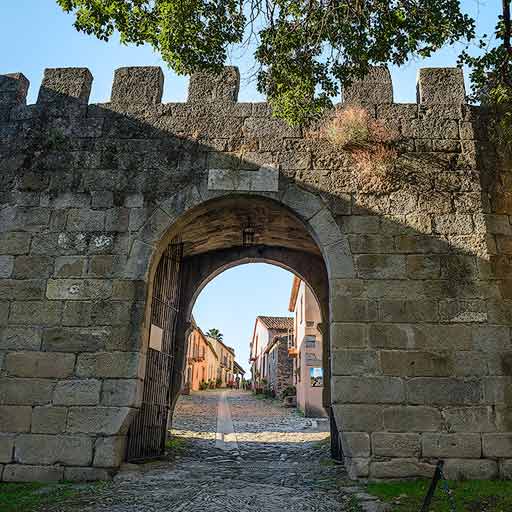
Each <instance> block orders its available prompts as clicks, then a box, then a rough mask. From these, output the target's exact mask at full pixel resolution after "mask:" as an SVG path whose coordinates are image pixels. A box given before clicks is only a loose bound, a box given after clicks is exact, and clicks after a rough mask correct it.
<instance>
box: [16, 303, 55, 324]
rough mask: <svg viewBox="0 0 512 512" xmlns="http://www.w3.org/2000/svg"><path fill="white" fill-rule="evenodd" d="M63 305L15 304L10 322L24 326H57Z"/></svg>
mask: <svg viewBox="0 0 512 512" xmlns="http://www.w3.org/2000/svg"><path fill="white" fill-rule="evenodd" d="M61 313H62V303H60V302H47V301H27V302H14V303H13V304H12V305H11V313H10V315H9V322H10V323H11V324H22V325H32V324H36V325H57V324H59V323H60V318H61Z"/></svg>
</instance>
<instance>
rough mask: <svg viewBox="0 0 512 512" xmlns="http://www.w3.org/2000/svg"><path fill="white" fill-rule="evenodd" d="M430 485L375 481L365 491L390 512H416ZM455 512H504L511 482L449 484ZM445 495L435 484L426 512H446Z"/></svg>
mask: <svg viewBox="0 0 512 512" xmlns="http://www.w3.org/2000/svg"><path fill="white" fill-rule="evenodd" d="M429 485H430V480H411V481H403V482H378V483H371V484H368V492H369V493H370V494H372V495H373V496H376V497H378V498H380V499H381V500H382V501H384V502H386V503H391V504H392V506H393V508H392V510H393V512H417V511H418V510H420V508H421V505H422V504H423V499H424V497H425V494H426V493H427V489H428V487H429ZM448 486H449V487H450V489H451V490H452V492H453V496H454V498H455V503H456V504H457V510H460V511H464V512H506V511H510V510H512V482H510V481H502V480H490V481H488V480H471V481H466V482H453V481H449V482H448ZM450 510H451V509H450V504H449V501H448V496H447V495H446V493H445V492H444V490H443V483H442V482H439V484H438V487H437V489H436V492H435V495H434V498H433V500H432V504H431V508H430V512H450Z"/></svg>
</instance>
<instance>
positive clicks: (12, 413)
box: [0, 388, 32, 432]
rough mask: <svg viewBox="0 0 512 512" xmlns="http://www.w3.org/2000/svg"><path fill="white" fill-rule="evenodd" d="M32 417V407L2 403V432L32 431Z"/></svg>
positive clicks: (0, 419) (0, 410)
mask: <svg viewBox="0 0 512 512" xmlns="http://www.w3.org/2000/svg"><path fill="white" fill-rule="evenodd" d="M2 389H3V388H2ZM31 418H32V409H31V408H30V407H25V406H18V405H2V406H0V432H30V423H31Z"/></svg>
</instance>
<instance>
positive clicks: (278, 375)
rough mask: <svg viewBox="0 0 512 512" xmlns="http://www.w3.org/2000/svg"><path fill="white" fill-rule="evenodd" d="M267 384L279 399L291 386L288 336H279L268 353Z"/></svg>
mask: <svg viewBox="0 0 512 512" xmlns="http://www.w3.org/2000/svg"><path fill="white" fill-rule="evenodd" d="M268 374H269V378H268V383H269V386H270V388H271V389H272V390H273V391H274V392H275V394H276V397H277V398H279V397H280V396H281V393H282V392H283V390H284V389H285V388H286V387H287V386H291V385H292V384H293V381H292V377H293V360H292V359H291V358H290V357H289V356H288V336H280V337H279V338H278V339H277V341H276V342H275V343H274V345H273V346H272V348H271V349H270V350H269V352H268Z"/></svg>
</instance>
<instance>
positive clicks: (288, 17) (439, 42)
mask: <svg viewBox="0 0 512 512" xmlns="http://www.w3.org/2000/svg"><path fill="white" fill-rule="evenodd" d="M57 3H58V4H59V5H60V6H61V7H62V8H63V9H64V11H66V12H72V13H74V15H75V27H76V28H77V29H78V30H80V31H82V32H85V33H87V34H92V35H94V36H96V37H98V38H100V39H102V40H105V41H107V40H108V39H109V38H110V37H111V36H112V34H113V33H114V31H116V30H117V31H118V32H119V34H120V37H121V42H122V43H124V44H128V43H134V44H136V45H140V44H145V43H147V44H149V45H151V46H152V47H153V48H154V49H155V50H156V51H157V52H159V53H160V54H161V56H162V58H163V60H164V61H165V62H166V63H167V64H168V65H169V66H170V67H171V68H172V69H173V70H174V71H176V72H177V73H181V74H188V73H192V72H195V71H199V70H203V71H204V70H210V71H219V69H220V67H221V66H222V65H223V64H224V62H225V61H226V57H227V52H228V50H229V48H230V47H231V46H233V45H243V44H248V45H249V46H250V45H253V44H254V45H255V58H256V61H257V64H258V65H259V71H258V74H257V79H258V89H259V90H260V92H263V93H265V94H266V95H267V98H268V100H269V102H270V103H271V105H272V107H273V111H274V114H275V115H276V116H277V117H280V118H283V119H286V120H287V121H288V122H289V123H291V124H299V123H302V122H305V121H307V120H310V119H312V118H314V117H316V116H318V115H319V114H320V113H321V112H322V111H323V109H324V108H325V107H326V106H329V105H330V103H331V98H333V97H334V96H336V95H337V94H338V93H339V90H340V86H346V85H348V84H350V82H351V81H353V80H354V79H357V78H361V77H362V76H364V75H365V74H366V73H367V71H368V67H369V66H370V65H378V64H387V63H391V64H395V65H401V64H404V63H405V62H406V61H408V60H409V59H410V58H411V57H413V56H419V57H428V56H429V55H431V53H432V52H434V51H435V50H437V49H439V48H440V47H441V46H443V45H445V44H447V43H448V44H451V43H454V42H456V41H459V40H463V39H468V40H469V39H472V38H473V37H474V35H475V24H474V20H473V19H471V18H470V17H469V16H467V15H466V14H463V13H462V12H461V9H460V4H459V0H57Z"/></svg>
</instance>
